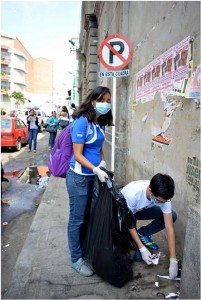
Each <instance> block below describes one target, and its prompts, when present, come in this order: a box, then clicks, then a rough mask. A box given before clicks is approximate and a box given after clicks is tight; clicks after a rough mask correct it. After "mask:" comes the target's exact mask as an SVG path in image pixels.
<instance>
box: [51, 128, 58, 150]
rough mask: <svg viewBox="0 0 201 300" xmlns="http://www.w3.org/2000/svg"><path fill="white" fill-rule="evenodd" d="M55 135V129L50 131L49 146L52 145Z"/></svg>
mask: <svg viewBox="0 0 201 300" xmlns="http://www.w3.org/2000/svg"><path fill="white" fill-rule="evenodd" d="M56 136H57V131H56V132H50V137H49V146H50V147H51V148H52V147H53V146H54V141H55V139H56Z"/></svg>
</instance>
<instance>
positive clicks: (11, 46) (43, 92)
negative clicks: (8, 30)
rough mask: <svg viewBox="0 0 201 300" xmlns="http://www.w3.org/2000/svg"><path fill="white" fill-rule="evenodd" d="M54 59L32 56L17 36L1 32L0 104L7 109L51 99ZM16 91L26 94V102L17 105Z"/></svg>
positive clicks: (19, 107)
mask: <svg viewBox="0 0 201 300" xmlns="http://www.w3.org/2000/svg"><path fill="white" fill-rule="evenodd" d="M52 91H53V62H52V61H50V60H47V59H45V58H37V59H33V57H32V56H31V54H30V53H29V52H28V51H27V50H26V48H25V47H24V45H23V44H22V43H21V42H20V40H19V39H18V38H17V37H15V36H10V35H1V107H3V108H4V109H5V110H6V111H8V112H9V111H10V110H14V109H21V108H23V107H26V106H33V105H37V104H38V103H40V104H42V103H45V102H46V101H52ZM13 92H21V93H23V94H24V97H25V103H24V105H22V104H21V105H16V103H15V99H14V98H12V97H11V94H12V93H13Z"/></svg>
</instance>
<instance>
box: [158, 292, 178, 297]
mask: <svg viewBox="0 0 201 300" xmlns="http://www.w3.org/2000/svg"><path fill="white" fill-rule="evenodd" d="M156 295H157V297H158V296H161V295H162V296H163V297H164V299H179V292H177V293H176V294H175V293H169V294H167V295H165V294H164V293H161V292H158V293H157V294H156Z"/></svg>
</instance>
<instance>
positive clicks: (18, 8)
mask: <svg viewBox="0 0 201 300" xmlns="http://www.w3.org/2000/svg"><path fill="white" fill-rule="evenodd" d="M80 16H81V1H62V0H60V1H50V0H49V1H9V0H7V1H1V32H2V33H4V34H11V35H12V36H16V37H17V38H18V39H19V40H20V41H21V43H22V44H23V46H24V47H25V48H26V49H27V50H28V51H29V53H30V54H31V56H32V57H33V58H37V57H40V56H43V57H44V56H45V57H46V58H49V59H55V58H56V57H57V53H59V52H61V51H65V49H68V47H69V46H70V44H69V43H68V40H69V39H70V38H72V37H79V31H80Z"/></svg>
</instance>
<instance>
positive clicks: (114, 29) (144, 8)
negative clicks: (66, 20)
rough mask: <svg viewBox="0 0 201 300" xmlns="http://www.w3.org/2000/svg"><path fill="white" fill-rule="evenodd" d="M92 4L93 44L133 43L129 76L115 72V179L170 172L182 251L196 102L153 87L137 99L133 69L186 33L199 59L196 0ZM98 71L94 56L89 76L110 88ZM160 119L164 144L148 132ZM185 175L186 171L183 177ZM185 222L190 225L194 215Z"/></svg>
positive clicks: (195, 157) (193, 169)
mask: <svg viewBox="0 0 201 300" xmlns="http://www.w3.org/2000/svg"><path fill="white" fill-rule="evenodd" d="M85 4H86V3H85ZM93 7H94V12H93V11H91V12H90V13H92V14H93V13H94V14H95V16H96V17H97V24H98V41H99V43H98V47H99V46H100V44H101V43H102V41H103V40H104V39H105V38H106V37H107V36H110V35H112V34H123V35H125V36H127V37H128V38H129V40H130V41H131V43H132V45H133V49H134V55H133V59H132V61H131V62H130V64H129V65H128V66H127V67H126V68H129V70H130V76H129V77H127V78H122V79H121V78H117V100H116V101H117V105H116V107H117V112H116V121H115V125H116V128H115V135H116V140H115V180H116V182H117V183H118V185H119V186H122V185H125V184H127V183H128V182H130V181H133V180H138V179H150V178H151V177H152V176H153V175H154V174H156V173H157V172H161V173H167V174H169V175H170V176H172V177H173V178H174V180H175V185H176V192H175V196H174V199H173V201H172V202H173V208H174V209H175V210H176V211H177V214H178V220H177V222H176V224H175V228H176V236H177V249H178V252H179V253H180V254H181V255H182V254H183V249H184V237H185V235H186V241H187V240H189V239H190V240H192V237H191V236H190V232H189V231H187V232H186V227H187V220H188V218H190V217H191V215H190V212H191V213H192V211H193V210H194V213H193V214H192V215H193V216H195V215H196V211H199V197H198V194H197V192H195V190H194V189H193V186H191V185H190V181H189V180H194V187H195V189H196V188H197V191H198V190H199V188H200V160H199V159H200V144H199V142H200V122H199V120H200V107H196V103H195V100H194V99H189V98H185V97H181V96H170V95H169V96H164V97H163V99H162V94H161V92H157V93H156V94H155V96H154V98H153V99H152V100H151V101H148V102H145V103H142V102H141V101H137V99H136V75H137V73H138V72H139V71H140V70H142V69H143V68H144V67H145V66H147V65H148V64H149V63H151V62H152V61H153V60H154V59H155V58H157V57H158V56H160V55H161V54H163V53H165V52H166V51H167V50H168V49H170V48H171V47H172V46H175V45H176V44H178V43H179V42H180V41H182V40H184V39H185V38H186V37H188V36H190V37H191V38H192V39H193V70H192V71H195V68H196V66H198V65H199V64H200V2H190V1H189V2H188V1H181V2H180V1H177V2H169V1H157V2H152V1H151V2H148V1H147V2H143V1H142V2H141V1H99V2H92V3H91V6H90V9H91V10H93ZM85 13H86V11H85ZM86 59H88V57H86ZM99 71H104V67H103V66H102V65H101V64H100V62H99V61H97V73H96V74H95V73H94V78H96V80H97V83H99V84H101V85H107V86H109V87H110V88H111V90H112V79H111V78H98V75H97V74H98V72H99ZM168 101H169V104H171V105H172V106H174V109H172V111H171V114H170V115H169V116H168V115H167V111H165V106H164V105H165V104H167V103H168ZM166 121H167V122H169V123H168V126H167V130H166V134H167V135H168V139H169V140H171V142H170V144H169V145H168V146H164V145H161V146H160V145H159V144H156V143H153V142H152V137H153V132H154V130H156V131H157V130H159V129H160V128H162V127H163V126H166ZM106 137H107V139H108V140H109V141H111V130H110V129H107V135H106ZM187 167H188V174H187ZM189 170H190V171H189ZM187 175H190V179H189V180H188V182H187V180H186V178H187ZM189 207H191V209H189ZM192 218H193V217H192ZM197 219H198V218H197ZM196 222H197V221H196V220H195V223H196ZM189 224H191V226H192V228H193V225H192V224H194V220H191V223H189ZM193 229H194V231H195V232H196V234H194V236H197V241H196V239H193V240H192V243H193V244H196V247H198V248H199V247H200V244H199V238H200V231H199V228H197V227H194V228H193ZM186 249H187V250H188V247H187V246H186ZM192 255H193V254H192ZM195 256H196V254H195ZM194 258H195V257H194ZM187 259H188V260H189V256H188V255H187ZM198 259H200V258H198ZM198 265H199V264H198ZM192 276H193V273H192ZM196 280H197V279H196ZM184 283H186V281H185V282H184ZM194 283H195V281H194ZM185 296H187V294H185Z"/></svg>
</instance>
